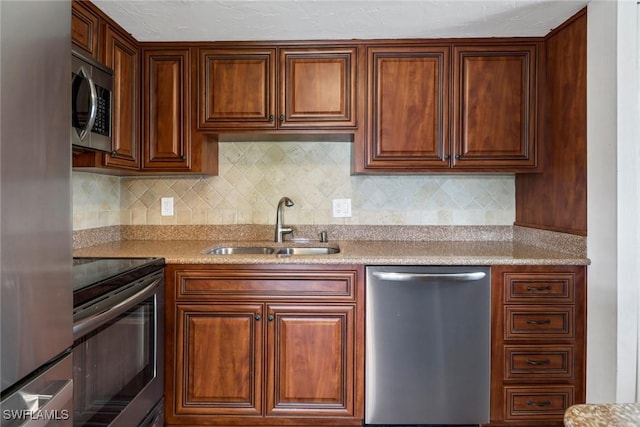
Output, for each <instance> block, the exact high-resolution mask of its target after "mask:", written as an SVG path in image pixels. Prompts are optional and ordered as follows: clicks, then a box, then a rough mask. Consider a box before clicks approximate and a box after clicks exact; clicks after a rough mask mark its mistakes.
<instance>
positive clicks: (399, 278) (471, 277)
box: [372, 271, 486, 282]
mask: <svg viewBox="0 0 640 427" xmlns="http://www.w3.org/2000/svg"><path fill="white" fill-rule="evenodd" d="M372 274H373V277H375V278H376V279H380V280H389V281H392V282H436V281H437V282H473V281H476V280H481V279H484V278H485V276H486V273H485V272H484V271H472V272H468V273H399V272H395V271H374V272H373V273H372Z"/></svg>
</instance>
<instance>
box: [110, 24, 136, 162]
mask: <svg viewBox="0 0 640 427" xmlns="http://www.w3.org/2000/svg"><path fill="white" fill-rule="evenodd" d="M104 63H105V64H106V65H107V67H110V68H112V69H113V117H112V138H113V142H112V147H113V153H111V155H109V154H106V155H105V156H104V163H105V165H106V166H110V167H117V168H123V169H132V170H138V169H139V168H140V137H139V127H138V117H139V111H140V110H139V105H140V102H139V95H138V92H139V90H138V89H139V79H140V65H139V58H138V49H137V47H136V46H135V43H134V42H133V41H132V40H130V39H128V38H125V37H123V36H122V35H121V34H120V33H118V32H116V31H115V30H114V29H113V28H111V27H110V26H106V29H105V49H104Z"/></svg>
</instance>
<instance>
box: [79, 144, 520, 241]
mask: <svg viewBox="0 0 640 427" xmlns="http://www.w3.org/2000/svg"><path fill="white" fill-rule="evenodd" d="M219 151H220V164H219V170H220V174H219V176H215V177H201V176H180V177H173V176H171V177H167V176H165V177H123V178H119V177H113V176H106V175H98V174H92V173H84V172H74V173H73V228H74V230H84V229H89V228H95V227H103V226H110V225H145V224H148V225H151V224H176V225H190V224H271V223H274V222H275V214H276V205H277V203H278V200H279V199H280V198H281V197H282V196H288V197H290V198H291V199H292V200H293V201H294V203H295V205H294V206H293V207H290V208H286V211H285V222H286V223H288V224H348V225H512V224H513V221H514V218H515V178H514V176H513V175H420V176H410V175H393V176H371V175H367V176H358V175H354V176H352V175H350V168H351V144H349V143H345V142H224V143H220V150H219ZM161 197H173V199H174V213H175V215H174V216H161V215H160V198H161ZM333 199H351V204H352V217H351V218H333V217H332V213H331V210H332V200H333Z"/></svg>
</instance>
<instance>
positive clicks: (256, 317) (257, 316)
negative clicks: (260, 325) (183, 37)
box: [254, 314, 262, 320]
mask: <svg viewBox="0 0 640 427" xmlns="http://www.w3.org/2000/svg"><path fill="white" fill-rule="evenodd" d="M254 319H256V320H260V319H262V316H260V315H259V314H256V315H255V316H254Z"/></svg>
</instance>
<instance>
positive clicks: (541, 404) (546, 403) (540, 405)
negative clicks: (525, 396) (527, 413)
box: [527, 400, 551, 407]
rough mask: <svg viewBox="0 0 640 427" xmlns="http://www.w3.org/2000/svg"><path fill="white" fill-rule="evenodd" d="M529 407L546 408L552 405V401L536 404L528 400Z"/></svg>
mask: <svg viewBox="0 0 640 427" xmlns="http://www.w3.org/2000/svg"><path fill="white" fill-rule="evenodd" d="M527 405H529V406H539V407H544V406H549V405H551V401H550V400H543V401H542V402H535V401H533V400H527Z"/></svg>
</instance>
